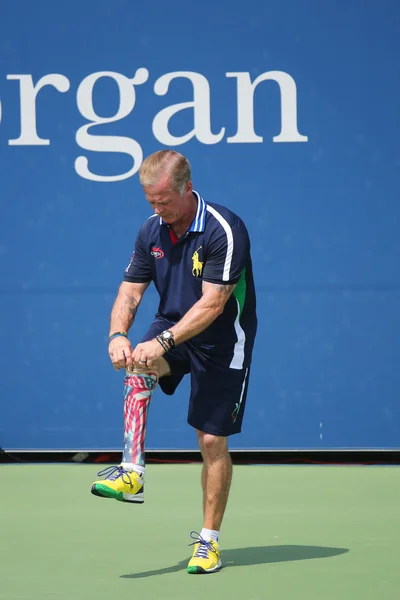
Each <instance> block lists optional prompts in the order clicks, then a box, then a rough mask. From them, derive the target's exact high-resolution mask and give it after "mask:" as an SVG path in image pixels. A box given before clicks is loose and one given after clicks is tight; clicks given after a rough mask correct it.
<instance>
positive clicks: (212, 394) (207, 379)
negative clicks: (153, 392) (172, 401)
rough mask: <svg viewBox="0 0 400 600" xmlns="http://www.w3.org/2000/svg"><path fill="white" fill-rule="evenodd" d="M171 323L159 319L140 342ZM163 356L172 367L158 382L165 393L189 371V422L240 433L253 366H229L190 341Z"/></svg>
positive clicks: (210, 430) (225, 433)
mask: <svg viewBox="0 0 400 600" xmlns="http://www.w3.org/2000/svg"><path fill="white" fill-rule="evenodd" d="M172 325H173V323H170V322H169V321H168V320H167V319H164V318H162V317H159V318H157V319H156V320H155V321H154V322H153V323H152V324H151V325H150V328H149V330H148V332H147V333H146V334H145V335H144V336H143V338H142V340H141V342H147V341H149V340H152V339H154V338H155V337H156V336H157V335H158V334H159V333H161V332H162V331H164V330H165V329H169V328H170V327H172ZM163 358H165V360H166V361H167V362H168V364H169V367H170V369H171V375H166V376H165V377H161V378H160V381H159V385H160V387H161V389H162V391H163V392H164V393H165V394H168V395H172V394H173V393H174V392H175V390H176V388H177V387H178V385H179V383H180V382H181V381H182V379H183V377H184V376H185V375H187V374H188V373H190V380H191V381H190V383H191V385H190V388H191V391H190V400H189V411H188V423H189V425H191V426H192V427H195V428H196V429H198V430H200V431H203V432H204V433H211V434H212V435H220V436H228V435H232V434H234V433H240V431H241V429H242V421H243V413H244V408H245V404H246V396H247V388H248V384H249V374H250V367H247V368H245V369H240V370H239V369H230V368H229V367H228V366H226V363H225V364H224V362H223V361H221V362H220V363H218V362H217V361H216V360H215V356H213V357H210V356H207V354H205V353H204V351H203V350H200V349H199V348H196V347H195V346H194V345H193V344H191V343H190V340H189V341H187V342H183V343H182V344H179V346H176V347H175V348H174V349H173V350H170V351H169V352H168V353H166V354H164V356H163Z"/></svg>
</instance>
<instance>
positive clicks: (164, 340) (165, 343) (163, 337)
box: [156, 329, 175, 351]
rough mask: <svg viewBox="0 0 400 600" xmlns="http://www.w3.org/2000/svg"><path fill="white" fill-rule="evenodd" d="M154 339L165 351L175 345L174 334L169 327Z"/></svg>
mask: <svg viewBox="0 0 400 600" xmlns="http://www.w3.org/2000/svg"><path fill="white" fill-rule="evenodd" d="M156 339H157V341H158V342H159V343H160V344H161V346H162V347H163V348H164V350H166V351H168V350H172V348H174V346H175V340H174V334H173V333H172V331H170V330H169V329H166V330H165V331H163V332H162V333H160V335H158V336H157V338H156Z"/></svg>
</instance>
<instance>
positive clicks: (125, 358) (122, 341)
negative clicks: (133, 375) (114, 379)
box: [108, 335, 159, 371]
mask: <svg viewBox="0 0 400 600" xmlns="http://www.w3.org/2000/svg"><path fill="white" fill-rule="evenodd" d="M157 343H158V342H157ZM158 345H159V344H158ZM108 354H109V355H110V358H111V362H112V364H113V366H114V369H116V371H119V370H120V369H125V368H127V369H129V368H132V367H133V360H132V346H131V343H130V341H129V340H128V338H126V337H123V336H122V335H121V336H119V337H116V338H114V339H113V340H111V342H110V343H109V345H108Z"/></svg>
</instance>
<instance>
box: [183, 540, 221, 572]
mask: <svg viewBox="0 0 400 600" xmlns="http://www.w3.org/2000/svg"><path fill="white" fill-rule="evenodd" d="M190 537H191V538H192V539H193V540H196V541H195V542H193V543H192V544H189V546H194V549H193V556H192V558H191V559H190V561H189V564H188V566H187V571H188V573H215V572H216V571H219V570H220V568H221V553H220V551H219V546H218V542H214V541H210V542H206V540H203V538H202V537H201V535H200V534H199V533H196V531H192V532H191V533H190Z"/></svg>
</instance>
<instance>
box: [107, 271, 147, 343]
mask: <svg viewBox="0 0 400 600" xmlns="http://www.w3.org/2000/svg"><path fill="white" fill-rule="evenodd" d="M149 284H150V282H147V283H130V282H129V281H123V282H122V283H121V285H120V288H119V291H118V296H117V298H116V299H115V302H114V306H113V308H112V311H111V319H110V335H111V334H113V333H115V332H116V331H125V332H128V331H129V329H130V328H131V327H132V324H133V321H134V320H135V316H136V313H137V309H138V307H139V304H140V302H141V300H142V297H143V294H144V293H145V291H146V289H147V288H148V286H149Z"/></svg>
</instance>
